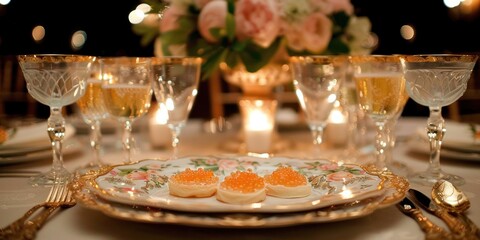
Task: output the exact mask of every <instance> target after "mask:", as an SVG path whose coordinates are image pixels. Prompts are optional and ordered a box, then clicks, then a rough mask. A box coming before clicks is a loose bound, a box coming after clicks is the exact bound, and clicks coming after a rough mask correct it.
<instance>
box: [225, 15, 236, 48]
mask: <svg viewBox="0 0 480 240" xmlns="http://www.w3.org/2000/svg"><path fill="white" fill-rule="evenodd" d="M225 21H226V23H225V28H226V30H227V37H228V40H229V41H230V42H233V40H234V39H235V17H234V16H233V14H231V13H228V14H227V17H226V19H225Z"/></svg>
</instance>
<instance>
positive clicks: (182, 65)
mask: <svg viewBox="0 0 480 240" xmlns="http://www.w3.org/2000/svg"><path fill="white" fill-rule="evenodd" d="M201 63H202V59H201V58H196V57H161V58H152V69H153V90H154V92H155V97H156V99H157V101H158V103H159V104H160V105H163V106H165V108H166V110H167V111H166V112H167V117H168V118H167V126H168V127H169V128H170V130H171V132H172V148H173V154H172V157H171V158H172V159H176V158H177V155H178V144H179V142H180V139H179V136H180V133H181V131H182V129H183V127H184V126H185V124H186V122H187V119H188V115H189V114H190V110H191V109H192V106H193V103H194V101H195V97H196V95H197V92H198V90H197V88H198V84H199V81H200V68H201Z"/></svg>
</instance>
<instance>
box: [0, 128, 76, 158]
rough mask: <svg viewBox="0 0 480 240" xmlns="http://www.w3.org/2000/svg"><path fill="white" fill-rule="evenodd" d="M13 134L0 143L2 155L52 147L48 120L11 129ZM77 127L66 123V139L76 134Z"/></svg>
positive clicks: (6, 155) (0, 155)
mask: <svg viewBox="0 0 480 240" xmlns="http://www.w3.org/2000/svg"><path fill="white" fill-rule="evenodd" d="M8 131H10V132H12V135H11V136H10V137H9V139H7V141H5V142H4V143H2V144H0V157H4V158H5V157H13V156H17V155H25V154H28V153H33V152H38V151H42V150H46V149H50V148H51V143H50V138H49V137H48V133H47V122H46V121H45V122H41V123H36V124H32V125H27V126H22V127H18V128H16V129H14V130H13V129H9V130H8ZM75 132H76V131H75V128H74V127H73V126H72V125H70V124H66V126H65V139H68V138H70V137H72V136H73V135H75Z"/></svg>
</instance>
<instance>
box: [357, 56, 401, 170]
mask: <svg viewBox="0 0 480 240" xmlns="http://www.w3.org/2000/svg"><path fill="white" fill-rule="evenodd" d="M350 60H351V63H352V66H353V78H354V80H355V84H356V89H357V97H358V102H359V105H360V108H361V109H362V111H364V112H365V114H366V115H367V116H369V117H370V118H371V119H372V120H373V122H374V123H375V126H376V136H375V163H374V164H375V166H376V167H377V169H378V170H380V171H385V170H388V168H387V164H386V161H387V158H388V156H389V155H390V154H391V152H390V151H391V148H390V146H389V140H388V131H387V123H388V122H389V121H391V119H394V118H395V117H396V116H397V115H398V113H399V112H400V111H401V109H402V108H403V105H404V104H405V98H406V95H407V92H406V91H405V79H404V77H403V70H402V66H401V63H400V57H399V56H396V55H369V56H351V57H350Z"/></svg>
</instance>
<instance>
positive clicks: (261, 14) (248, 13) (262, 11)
mask: <svg viewBox="0 0 480 240" xmlns="http://www.w3.org/2000/svg"><path fill="white" fill-rule="evenodd" d="M235 24H236V35H237V37H238V38H239V39H240V40H242V39H247V38H251V39H252V40H253V41H254V42H255V43H256V44H258V45H260V46H262V47H268V46H269V45H270V44H271V43H272V42H273V40H275V38H276V37H277V35H278V33H279V31H280V16H279V13H278V9H277V5H276V2H275V1H274V0H238V1H237V2H236V8H235Z"/></svg>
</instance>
